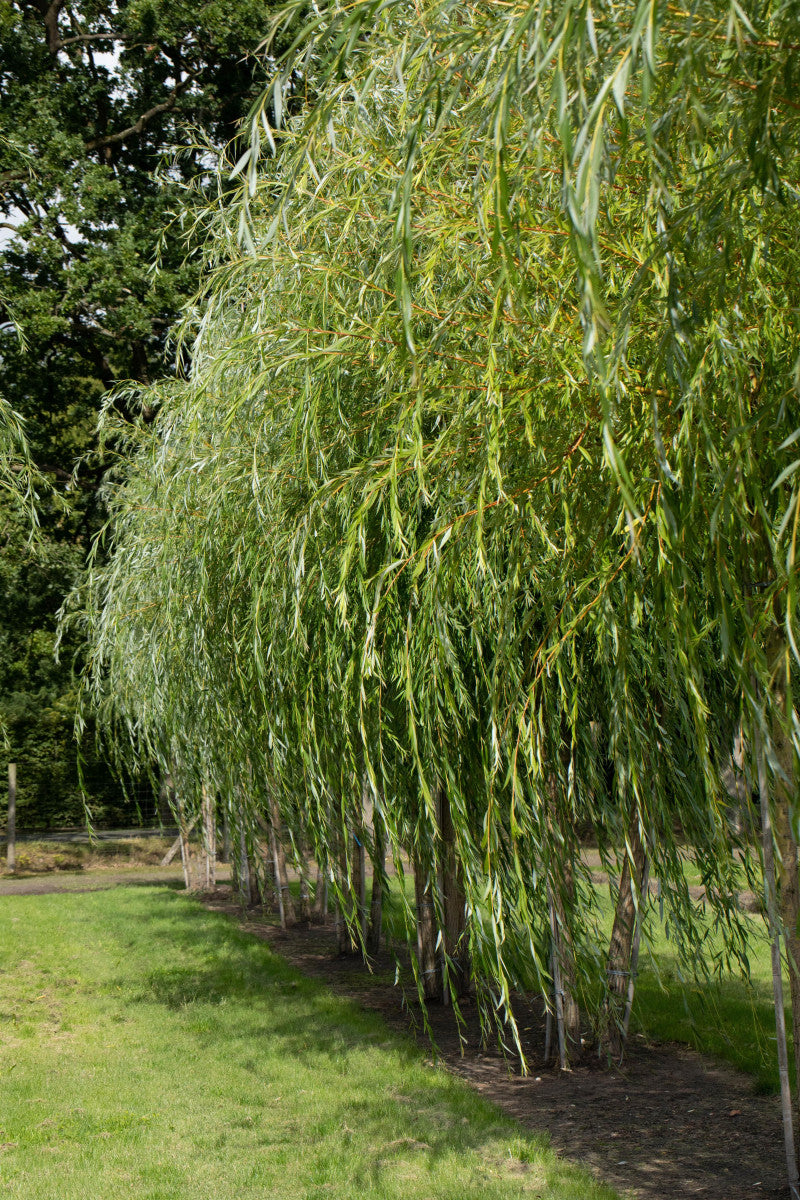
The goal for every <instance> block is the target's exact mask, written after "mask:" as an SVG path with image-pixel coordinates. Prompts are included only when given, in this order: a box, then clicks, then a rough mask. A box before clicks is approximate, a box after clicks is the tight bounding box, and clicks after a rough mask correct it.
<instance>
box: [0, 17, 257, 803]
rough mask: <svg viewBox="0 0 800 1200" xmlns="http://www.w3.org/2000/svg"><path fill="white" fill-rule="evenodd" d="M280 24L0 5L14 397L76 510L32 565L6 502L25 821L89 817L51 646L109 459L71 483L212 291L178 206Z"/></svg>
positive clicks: (3, 597)
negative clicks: (205, 291) (202, 279)
mask: <svg viewBox="0 0 800 1200" xmlns="http://www.w3.org/2000/svg"><path fill="white" fill-rule="evenodd" d="M268 14H269V5H268V3H266V2H265V0H246V2H245V3H243V4H242V3H239V4H233V3H230V2H214V3H212V4H210V5H205V6H204V7H203V9H202V12H200V11H198V10H196V9H194V8H192V7H191V6H190V5H186V4H167V5H158V4H154V3H151V2H150V0H146V2H143V3H115V2H113V0H111V2H102V3H99V4H92V5H87V4H84V3H80V2H71V0H52V2H48V0H43V2H42V3H16V2H12V0H2V2H0V295H2V300H0V395H2V396H3V397H4V398H5V401H6V402H7V403H8V404H9V405H10V406H11V408H12V409H13V410H14V411H15V412H16V413H17V414H18V415H19V416H20V417H21V418H23V419H24V421H25V423H26V428H27V433H28V438H29V444H30V452H31V454H32V457H33V460H34V462H35V464H36V466H37V467H38V469H39V470H40V471H41V472H42V473H43V474H44V475H45V476H46V477H47V478H48V479H49V480H50V482H51V484H53V485H54V486H55V487H56V488H57V490H58V491H59V492H60V494H61V497H62V499H64V500H65V501H66V503H65V504H48V505H45V506H44V508H43V511H42V513H41V516H40V524H41V545H40V554H39V555H38V556H32V555H30V554H29V553H28V551H27V549H26V534H25V532H24V530H23V529H21V527H20V526H19V524H18V523H17V522H16V521H15V520H14V518H13V516H12V514H11V513H10V511H9V509H8V507H7V505H6V502H5V500H4V499H3V497H2V496H0V531H2V532H0V558H2V562H1V563H0V580H1V581H2V582H0V608H2V611H3V615H4V619H3V628H2V634H0V711H2V714H3V716H4V719H5V721H6V724H7V726H8V729H9V733H10V737H11V741H12V753H13V754H14V756H15V757H16V758H17V760H18V762H19V764H20V770H19V787H20V818H21V820H23V821H27V822H28V823H36V824H42V823H46V822H48V821H51V820H56V819H58V820H63V819H67V818H69V819H73V820H75V819H80V816H81V813H82V807H81V804H80V802H79V789H78V783H77V775H76V768H75V762H74V758H75V756H74V753H73V748H72V745H71V726H72V722H73V717H74V706H75V692H74V686H73V682H72V668H73V655H74V652H75V646H73V645H70V644H65V646H64V648H63V651H62V656H61V666H60V667H56V666H54V665H53V662H52V652H53V645H54V640H55V623H56V621H55V618H56V613H57V611H58V608H59V606H60V604H61V602H62V600H63V596H64V594H65V593H66V591H67V590H68V589H69V587H70V586H71V584H72V583H73V582H74V580H75V579H76V577H77V573H78V572H79V571H80V569H81V566H82V564H83V561H84V556H85V553H86V549H87V546H88V543H89V539H90V536H91V533H92V531H93V530H94V529H96V527H97V522H98V518H99V513H100V511H101V510H100V509H99V508H98V499H97V487H98V483H99V481H100V478H101V472H102V465H97V464H95V465H94V466H92V467H84V468H83V469H82V470H81V472H80V473H79V476H78V480H77V483H76V484H75V483H70V480H71V477H72V473H73V470H74V469H75V466H76V463H77V461H78V460H79V459H81V458H82V456H84V455H85V454H86V452H87V451H89V450H90V449H91V447H92V445H93V437H94V428H95V424H96V419H97V412H98V409H99V406H100V404H101V403H102V398H103V396H104V394H105V392H106V390H107V389H108V388H109V387H111V386H113V385H114V384H116V383H117V382H118V381H119V380H124V379H135V380H138V381H140V382H146V381H147V380H148V379H149V378H150V377H151V376H152V375H153V374H154V373H160V372H161V370H162V369H163V363H164V354H165V344H166V336H167V331H168V329H169V327H170V325H171V323H172V322H173V320H174V318H175V315H176V313H177V311H178V309H179V307H180V305H181V304H182V303H183V301H184V299H185V298H186V297H187V296H188V295H189V294H190V293H191V291H192V289H193V288H194V286H195V285H196V282H197V273H196V267H195V266H194V265H192V264H191V263H187V262H186V253H187V247H186V245H185V243H184V240H183V237H182V232H181V229H180V227H177V226H173V225H172V224H171V221H172V214H173V212H174V211H175V209H176V208H177V203H178V197H179V196H181V197H182V202H183V203H184V204H186V203H187V197H186V196H185V194H184V186H185V184H186V183H187V181H188V180H189V179H193V180H195V182H196V185H197V187H198V188H199V191H201V192H202V188H203V183H202V177H201V172H202V169H203V167H204V166H211V165H212V164H213V150H212V149H211V147H221V146H224V145H225V144H227V143H228V142H229V141H230V140H231V139H232V138H233V137H234V136H235V134H236V132H237V130H238V128H239V122H240V121H241V119H242V117H243V116H244V115H245V114H246V112H247V110H248V107H249V106H250V104H251V103H252V101H253V98H254V97H255V96H256V95H257V94H258V92H259V90H260V89H261V88H263V86H264V80H265V78H266V74H265V72H266V70H267V69H268V65H267V64H266V63H265V62H264V61H263V59H257V58H255V57H254V56H253V53H252V52H253V51H254V50H255V48H256V47H257V45H258V43H259V42H260V40H261V39H262V38H263V35H264V31H265V27H266V23H267V20H268ZM201 131H202V132H201ZM198 139H199V141H200V142H206V143H207V145H208V147H209V148H208V149H207V150H203V149H200V148H198V146H197V145H196V144H195V141H196V140H198ZM173 150H176V151H177V157H175V158H174V159H172V160H171V165H170V166H169V167H168V168H165V170H164V172H163V176H162V177H161V178H157V174H156V172H157V168H158V166H159V162H160V161H161V159H162V157H163V156H164V155H166V154H169V153H171V152H172V151H173ZM185 211H186V210H185V209H184V212H185ZM157 258H158V259H159V263H160V269H159V270H158V271H157V272H156V271H154V269H153V268H154V263H155V261H156V259H157ZM16 331H19V332H21V333H23V334H24V339H25V344H24V345H22V344H20V342H19V341H18V339H17V336H16ZM87 754H88V756H89V761H88V762H87V777H86V778H87V783H88V785H89V790H90V793H91V794H92V796H93V798H94V801H95V805H96V814H97V816H98V817H101V816H102V815H103V809H104V807H105V809H106V814H105V815H106V816H107V817H108V818H109V819H110V818H111V817H112V813H111V811H110V809H108V805H109V804H110V803H111V799H112V797H113V796H118V795H119V792H118V788H117V787H116V785H115V784H114V783H113V781H112V780H111V778H110V776H109V775H108V773H107V772H105V771H104V769H103V768H102V766H101V765H100V763H99V760H97V759H96V758H95V757H94V755H93V753H92V751H91V750H90V749H89V747H88V746H87ZM117 815H119V814H117Z"/></svg>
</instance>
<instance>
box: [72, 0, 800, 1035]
mask: <svg viewBox="0 0 800 1200" xmlns="http://www.w3.org/2000/svg"><path fill="white" fill-rule="evenodd" d="M297 9H298V5H290V6H288V7H287V9H286V12H285V19H286V20H287V21H289V20H292V19H294V17H295V16H296V14H297ZM794 26H795V20H794V17H793V16H792V10H791V9H790V8H789V7H788V6H780V5H779V6H776V7H775V8H774V9H773V10H770V11H769V12H768V13H767V14H766V15H764V14H761V15H759V17H758V19H756V18H755V17H748V16H747V14H746V13H745V11H744V9H743V8H742V7H741V6H739V5H736V6H732V7H731V8H730V9H729V8H727V7H726V6H724V5H722V4H719V5H716V6H715V5H711V4H703V5H699V6H698V7H697V8H696V9H695V10H693V11H692V12H691V13H688V14H687V13H683V12H678V11H677V10H674V9H669V8H666V7H664V8H661V7H659V6H655V5H650V4H647V5H640V6H638V7H635V6H617V7H614V6H611V5H607V6H603V7H602V8H597V9H596V10H594V11H593V10H592V8H590V7H589V6H586V5H584V6H575V7H567V8H564V9H560V10H557V11H556V10H554V11H551V10H550V9H549V8H548V6H547V5H545V4H523V3H517V2H514V0H512V2H511V3H507V2H504V3H502V4H500V3H491V2H488V3H480V4H477V3H476V4H471V3H467V4H464V3H459V4H455V3H453V2H447V3H444V2H442V0H439V2H433V0H429V2H427V3H424V4H419V5H416V6H409V5H407V4H401V3H385V2H384V3H380V4H379V3H374V2H373V3H356V4H354V5H348V6H339V5H336V4H331V5H321V6H318V8H317V10H316V15H315V17H314V20H313V21H312V23H311V24H310V25H308V26H307V27H306V28H305V30H304V32H303V33H302V34H301V35H300V37H299V38H298V40H297V42H296V44H295V46H294V47H293V48H292V50H291V51H290V52H289V55H288V56H287V57H286V58H285V59H284V60H283V62H282V65H281V69H280V71H279V73H278V75H277V77H276V81H275V85H274V87H273V89H272V90H271V92H270V94H269V96H267V97H265V99H264V102H263V104H262V105H261V106H260V107H259V108H258V109H257V110H256V111H255V112H254V114H253V119H252V122H251V134H252V139H251V145H250V148H249V150H248V151H247V152H246V153H245V154H244V155H243V156H242V157H241V158H240V159H239V161H238V162H237V163H236V164H235V165H234V166H233V168H232V170H231V174H232V176H233V179H234V181H235V191H234V192H233V193H231V191H230V189H228V190H227V192H226V191H225V189H222V198H221V200H220V202H219V204H218V205H216V206H215V207H214V208H213V210H211V211H209V213H208V214H207V222H208V242H207V272H206V283H205V286H204V288H203V290H202V292H201V294H200V295H199V296H198V298H197V301H196V304H195V305H194V307H193V308H192V310H191V311H190V312H189V313H188V314H187V318H186V321H185V323H184V326H183V328H182V330H181V331H180V333H179V337H180V338H181V340H182V346H183V349H184V352H185V358H186V360H187V361H188V362H189V364H190V369H189V371H188V374H187V377H186V378H185V379H182V380H177V381H171V382H167V383H164V384H161V385H158V386H156V387H155V388H153V389H152V390H151V391H149V392H147V393H145V394H144V395H143V396H140V397H139V399H140V400H141V401H142V402H143V403H144V404H145V405H146V406H147V408H148V410H150V411H152V410H153V409H155V410H157V414H158V415H157V417H156V419H155V420H154V421H152V422H151V423H149V424H147V423H143V424H142V425H141V427H137V428H135V429H130V428H129V427H125V426H124V425H123V424H122V423H121V422H117V421H116V420H115V418H114V415H113V411H112V410H111V409H109V410H108V411H107V413H106V416H105V428H106V431H107V434H108V437H109V438H110V439H112V440H113V439H117V444H118V446H119V449H120V459H119V466H118V470H117V473H116V475H115V476H114V478H113V481H112V482H111V483H110V485H109V489H108V502H109V506H110V511H111V519H110V522H109V526H108V529H107V531H106V534H105V539H106V541H105V545H106V548H107V550H108V551H109V554H108V558H107V560H106V559H102V558H101V557H99V556H98V557H97V558H96V559H95V561H94V563H93V565H92V567H91V570H90V572H89V574H88V577H87V580H86V583H85V586H84V588H83V590H82V591H81V593H80V594H79V595H78V596H77V597H76V598H75V606H76V608H77V611H78V612H79V613H80V619H82V620H84V621H85V622H86V629H87V637H88V640H89V643H90V648H91V668H90V674H89V676H88V677H87V698H89V699H90V700H91V701H92V702H93V703H94V704H95V705H96V706H97V708H98V709H99V711H100V713H101V716H102V720H103V727H104V729H105V731H106V736H107V737H108V739H109V740H110V742H111V743H112V745H113V746H114V747H115V749H116V752H117V753H119V754H121V755H122V756H129V755H131V754H134V755H139V756H141V757H142V759H143V760H145V761H148V762H150V761H157V762H159V763H160V764H162V766H163V767H164V768H166V767H167V766H168V767H169V769H170V770H171V771H172V772H173V773H175V774H176V776H177V777H178V778H180V779H181V780H182V781H183V785H184V787H185V790H186V793H187V794H190V793H192V792H193V793H194V794H195V795H199V789H200V787H201V786H202V783H203V781H206V782H207V783H209V784H210V786H212V787H214V788H215V789H217V790H218V791H219V792H220V793H221V794H222V795H224V796H225V797H226V798H227V802H229V803H230V804H231V806H232V811H234V812H235V814H236V819H237V820H238V821H239V822H240V823H241V827H242V831H243V836H244V838H245V840H246V839H247V838H251V839H252V838H253V837H254V836H255V835H254V827H255V825H254V823H255V822H256V817H257V814H261V816H262V819H263V816H264V814H267V815H268V818H269V819H270V820H273V819H274V817H273V816H272V814H274V813H275V812H276V811H277V812H278V813H279V815H280V819H281V821H282V823H283V825H284V827H285V828H286V829H287V830H288V831H289V834H290V836H291V837H293V838H295V839H296V841H297V842H299V841H300V840H301V839H302V838H308V839H310V840H311V842H312V844H313V848H314V853H315V855H316V857H317V859H318V861H319V862H320V863H322V864H323V865H324V867H325V869H326V871H327V872H328V874H329V875H330V876H331V882H332V886H333V888H334V890H335V891H336V893H337V894H338V897H339V902H340V905H341V908H342V910H343V912H344V914H345V916H346V917H348V918H349V919H350V920H351V921H352V922H353V923H355V922H356V921H357V917H358V914H357V911H356V906H355V905H354V903H353V886H352V885H353V878H352V876H353V855H352V847H353V838H354V835H355V837H357V838H358V837H360V839H361V840H363V835H364V820H363V797H364V795H365V792H366V793H367V794H368V795H369V796H371V798H372V800H373V803H374V806H375V809H376V812H377V813H378V819H377V824H376V829H377V828H378V827H380V829H381V831H383V830H384V829H385V833H386V837H387V840H388V845H389V847H390V849H391V852H392V853H393V855H394V858H395V861H396V863H397V866H398V868H399V869H401V870H402V869H403V867H404V864H405V863H407V862H408V861H409V860H410V861H411V863H412V864H413V869H414V873H415V879H416V901H417V904H416V908H417V913H416V916H417V918H419V917H420V914H422V913H423V912H426V911H427V912H429V913H431V914H432V917H431V920H430V922H429V928H428V934H426V936H425V937H422V936H421V937H420V939H419V941H418V943H417V948H416V952H415V964H416V969H417V972H418V979H419V983H420V988H421V990H422V991H423V993H427V994H428V995H432V994H434V989H430V990H429V989H428V988H427V987H426V983H427V981H429V980H430V979H431V978H432V977H436V978H437V979H440V980H441V981H442V984H441V986H443V987H444V990H445V991H448V990H450V991H452V992H454V993H457V991H458V980H459V979H463V978H464V974H465V971H464V958H465V957H467V958H468V959H469V967H470V970H471V972H472V975H473V977H474V978H475V980H476V981H477V984H478V987H479V997H480V999H481V1001H482V1002H483V1004H484V1005H485V1008H486V1010H487V1011H488V1012H489V1013H493V1014H494V1015H495V1016H497V1017H498V1019H500V1020H502V1021H506V1022H508V1023H509V1025H510V1027H511V1029H512V1031H514V1029H515V1027H514V1024H513V1004H512V993H513V992H514V991H515V990H517V989H521V990H531V989H541V990H543V991H544V992H546V993H549V992H550V989H551V988H552V987H553V984H554V983H555V993H556V995H555V1004H556V1008H557V1010H558V1014H559V1028H560V1031H561V1034H562V1041H563V1057H564V1059H566V1057H567V1055H568V1054H569V1052H570V1039H572V1047H571V1048H572V1052H573V1053H574V1052H577V1050H578V1039H579V1037H580V1025H579V1011H578V1003H579V1002H581V1003H582V1004H583V1006H584V1007H587V1006H591V1007H593V1009H594V1010H595V1012H596V1013H597V1014H598V1020H600V1019H601V1016H600V1014H601V1013H605V1014H606V1019H607V1020H610V1022H611V1024H612V1025H614V1024H616V1023H618V1021H619V1017H620V1000H621V998H622V996H623V994H624V989H623V988H622V987H620V980H624V981H625V982H626V983H627V979H628V976H629V973H630V970H631V966H630V953H631V933H632V915H631V914H632V913H633V912H634V911H635V910H636V908H637V907H640V906H641V907H642V908H644V907H645V905H644V900H645V896H644V892H645V882H644V881H645V871H646V869H647V864H649V870H650V872H651V874H652V875H653V876H654V877H658V879H659V880H660V881H661V889H662V894H663V896H664V900H665V906H666V910H667V913H668V919H669V921H670V927H671V929H672V930H673V931H674V934H675V937H676V939H677V941H678V944H679V945H680V947H681V948H682V950H683V952H684V954H685V955H686V957H687V959H688V960H689V961H691V962H693V963H706V964H710V965H711V966H713V965H714V963H715V962H716V963H717V964H718V965H720V966H723V965H726V964H728V963H729V962H730V961H731V959H732V958H738V959H740V960H742V961H744V960H745V956H746V938H747V933H748V928H747V924H746V922H744V920H743V919H742V918H741V917H740V916H739V914H738V911H737V909H736V905H735V889H736V887H737V886H738V882H737V881H738V879H739V878H740V876H739V871H740V863H739V860H738V858H737V855H736V846H735V843H734V839H733V837H732V835H731V831H730V827H729V822H728V820H727V796H726V795H725V793H724V790H723V789H722V787H721V785H720V779H719V776H720V768H721V766H722V765H723V764H724V763H725V762H726V761H727V757H728V755H729V749H730V746H731V744H732V741H733V737H734V735H735V733H737V731H743V732H744V736H745V739H746V740H747V742H748V744H749V745H751V746H756V745H757V746H759V747H761V748H762V753H761V757H760V761H761V764H762V775H763V777H764V787H765V794H766V795H767V801H768V809H769V811H771V812H772V813H773V814H774V819H775V824H776V828H777V829H778V830H779V833H780V836H782V837H784V842H783V843H781V844H780V846H779V849H780V862H781V864H782V870H783V871H784V880H783V881H782V886H781V891H780V895H781V897H782V898H784V899H785V898H786V897H787V896H788V895H789V894H790V892H791V888H790V886H789V883H790V877H791V870H792V856H793V855H794V861H795V862H796V848H795V847H794V841H793V836H792V833H791V823H787V821H786V820H784V816H785V815H787V814H788V815H789V816H791V795H792V788H793V774H794V753H795V751H794V738H795V719H794V709H793V704H792V698H791V697H792V693H791V670H790V667H791V662H792V656H793V655H794V654H795V650H794V634H793V628H794V602H795V599H794V598H795V571H794V545H795V534H796V524H797V513H798V507H797V495H796V491H795V490H794V481H795V479H796V475H795V468H796V461H795V459H794V458H793V447H794V445H795V440H794V439H795V436H796V430H797V427H798V421H797V415H798V414H797V394H796V386H795V385H796V380H795V361H796V345H797V328H796V325H797V311H796V305H795V303H794V300H793V287H794V280H795V279H796V277H797V261H796V258H797V254H796V250H795V240H794V238H793V226H794V213H795V205H796V191H795V185H796V182H797V181H796V167H797V162H796V151H795V149H794V146H795V144H796V132H797V130H796V117H795V112H796V105H795V102H794V101H793V100H792V89H793V88H794V81H793V76H792V70H793V66H792V64H793V61H794V60H793V54H792V45H793V41H792V39H793V38H794V37H795V30H794ZM795 40H796V38H795ZM301 57H302V77H303V79H305V80H308V81H313V86H311V85H310V94H311V95H312V96H313V99H314V103H313V106H311V107H310V108H309V111H308V114H307V115H306V116H304V117H302V118H297V119H295V120H293V121H289V122H286V121H284V119H283V113H284V110H285V107H286V104H285V95H286V92H287V91H289V90H291V89H293V87H294V80H295V79H296V78H297V77H298V73H297V71H296V70H295V68H296V66H297V64H298V62H299V60H300V58H301ZM278 144H279V150H280V153H279V154H278V155H277V156H276V157H275V158H274V159H273V158H271V157H270V154H271V150H272V149H273V148H275V147H276V146H277V145H278ZM276 806H277V809H276ZM787 819H788V818H787ZM780 831H782V832H780ZM588 832H593V833H594V834H595V836H596V837H597V839H598V844H599V846H600V849H601V853H602V854H603V856H604V859H605V862H606V865H607V866H608V868H609V872H610V874H611V876H612V877H613V878H615V879H618V901H619V903H618V917H620V920H619V924H618V925H617V924H616V923H615V938H616V941H615V942H614V944H613V945H612V951H611V954H610V956H609V954H608V953H607V951H606V949H605V947H604V945H603V941H602V938H601V936H600V934H599V931H598V920H597V917H598V914H597V906H596V890H595V888H594V886H593V885H592V882H591V879H590V878H589V875H588V872H587V868H586V865H585V862H584V858H583V857H582V856H581V853H580V849H581V837H582V836H583V835H585V834H586V833H588ZM787 839H788V840H787ZM376 841H377V837H376ZM687 843H688V845H690V846H691V848H692V852H693V854H694V855H695V857H696V859H697V861H698V863H699V864H700V868H701V872H702V876H703V880H704V883H705V885H706V904H705V906H703V907H701V906H699V905H697V904H695V903H693V902H692V900H691V897H690V895H689V891H688V888H687V885H686V880H685V873H684V869H683V858H684V847H685V845H686V844H687ZM372 849H373V853H374V855H375V858H376V861H377V860H378V857H379V856H378V853H377V846H373V847H372ZM745 849H746V847H745ZM745 866H747V862H746V861H745ZM379 869H380V867H379ZM794 875H795V877H796V866H795V868H794ZM623 893H626V894H625V895H623ZM623 902H624V903H623ZM784 907H786V906H784ZM786 911H788V910H786ZM626 914H627V915H626ZM407 915H408V921H409V932H410V933H411V930H412V925H413V918H414V916H415V914H414V913H413V912H412V911H411V907H410V905H409V906H408V913H407ZM784 923H785V924H786V925H787V932H789V933H791V928H790V927H789V918H788V917H787V916H786V912H785V914H784ZM437 929H438V930H439V931H440V932H441V935H442V936H441V943H440V950H439V951H438V952H436V953H434V954H433V956H431V954H430V950H431V941H432V943H433V949H434V950H436V930H437ZM430 934H432V935H433V936H432V938H431V937H430V936H428V935H430ZM426 938H427V940H426ZM441 947H443V949H444V953H443V954H442V953H441ZM715 956H716V958H715ZM437 986H440V985H438V984H437Z"/></svg>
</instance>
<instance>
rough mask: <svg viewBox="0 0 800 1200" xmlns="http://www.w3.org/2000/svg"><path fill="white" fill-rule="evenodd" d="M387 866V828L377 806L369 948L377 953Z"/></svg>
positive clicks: (373, 810) (373, 820) (368, 935)
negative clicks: (384, 877) (384, 875)
mask: <svg viewBox="0 0 800 1200" xmlns="http://www.w3.org/2000/svg"><path fill="white" fill-rule="evenodd" d="M385 866H386V828H385V826H384V824H383V817H382V816H381V814H380V812H379V811H378V809H377V808H375V806H373V809H372V895H371V897H370V906H369V928H368V930H367V950H368V951H369V953H370V954H377V953H378V952H379V951H380V948H381V931H382V927H383V873H384V870H385Z"/></svg>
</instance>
